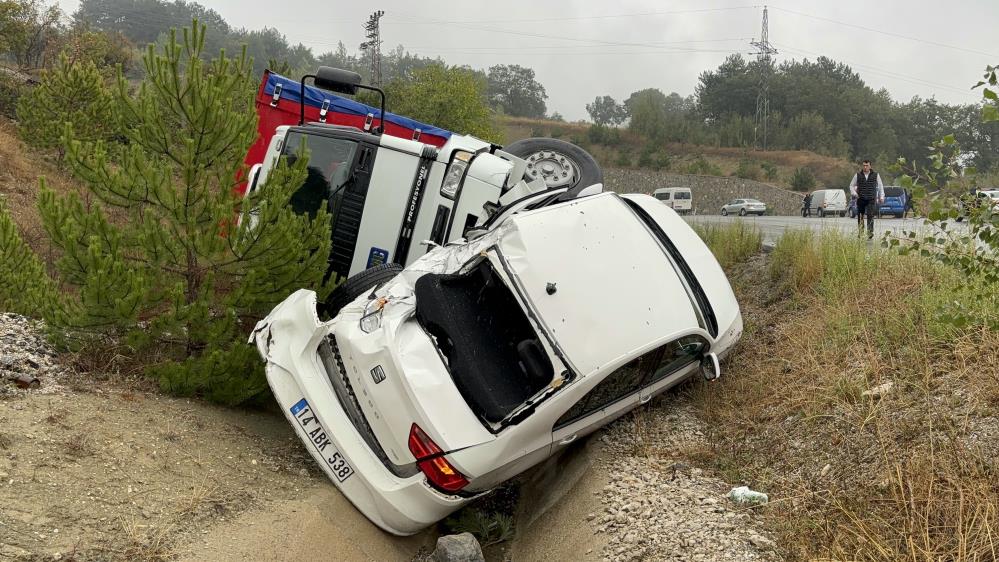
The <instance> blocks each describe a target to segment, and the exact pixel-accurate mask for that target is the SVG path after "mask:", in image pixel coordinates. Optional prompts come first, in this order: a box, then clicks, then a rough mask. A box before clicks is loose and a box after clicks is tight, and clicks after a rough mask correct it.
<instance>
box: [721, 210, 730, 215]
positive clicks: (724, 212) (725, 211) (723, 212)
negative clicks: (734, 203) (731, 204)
mask: <svg viewBox="0 0 999 562" xmlns="http://www.w3.org/2000/svg"><path fill="white" fill-rule="evenodd" d="M721 216H723V217H727V216H728V209H722V212H721Z"/></svg>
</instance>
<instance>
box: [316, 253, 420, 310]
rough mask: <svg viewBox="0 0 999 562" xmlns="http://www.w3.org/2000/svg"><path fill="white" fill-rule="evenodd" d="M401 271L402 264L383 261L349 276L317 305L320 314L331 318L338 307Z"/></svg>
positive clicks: (343, 305) (345, 304)
mask: <svg viewBox="0 0 999 562" xmlns="http://www.w3.org/2000/svg"><path fill="white" fill-rule="evenodd" d="M400 271H402V266H401V265H399V264H397V263H383V264H381V265H376V266H374V267H372V268H370V269H365V270H364V271H362V272H360V273H358V274H356V275H354V276H352V277H350V278H349V279H347V280H346V281H344V282H343V283H341V284H340V285H339V286H338V287H337V288H336V289H333V292H332V293H330V296H328V297H326V301H325V302H323V303H322V304H320V305H319V307H318V308H319V313H320V315H325V316H327V317H328V318H333V317H334V316H336V315H337V314H339V312H340V309H341V308H343V307H345V306H347V305H348V304H350V303H351V302H353V300H354V299H356V298H357V297H359V296H361V295H363V294H365V293H367V292H369V291H371V290H372V289H374V288H375V287H378V286H379V285H381V284H383V283H385V282H386V281H389V280H390V279H392V278H393V277H395V276H396V275H398V274H399V272H400Z"/></svg>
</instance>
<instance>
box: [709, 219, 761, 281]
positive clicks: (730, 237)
mask: <svg viewBox="0 0 999 562" xmlns="http://www.w3.org/2000/svg"><path fill="white" fill-rule="evenodd" d="M693 228H694V231H695V232H697V234H698V235H699V236H700V237H701V239H702V240H704V243H705V244H707V245H708V248H710V249H711V252H712V253H713V254H714V255H715V258H716V259H717V260H718V263H720V264H721V266H722V267H723V268H724V269H726V270H728V269H729V268H731V267H732V266H734V265H736V264H739V263H742V262H744V261H746V260H747V259H749V258H750V257H751V256H753V255H755V254H757V253H758V252H759V251H760V245H761V244H762V241H763V236H762V234H761V233H760V230H759V229H758V228H756V227H753V226H749V225H747V224H746V223H744V222H742V221H736V222H735V223H733V224H727V225H715V224H694V225H693Z"/></svg>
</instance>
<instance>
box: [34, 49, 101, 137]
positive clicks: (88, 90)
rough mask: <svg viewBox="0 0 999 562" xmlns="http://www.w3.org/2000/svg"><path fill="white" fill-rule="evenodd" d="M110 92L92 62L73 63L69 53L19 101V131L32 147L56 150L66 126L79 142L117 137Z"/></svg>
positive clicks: (84, 60)
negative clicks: (68, 55)
mask: <svg viewBox="0 0 999 562" xmlns="http://www.w3.org/2000/svg"><path fill="white" fill-rule="evenodd" d="M113 103H114V102H113V100H112V95H111V91H110V89H109V88H108V87H107V86H106V85H105V83H104V78H103V77H102V76H101V73H100V71H99V70H98V69H97V66H96V65H95V64H94V63H93V62H92V61H90V60H87V59H83V60H80V61H77V62H75V63H74V62H71V61H70V59H69V57H67V56H66V55H65V54H63V55H62V56H60V57H59V62H58V63H57V64H56V65H55V67H53V68H52V70H49V71H46V72H45V74H43V75H42V79H41V82H40V83H39V84H38V86H37V87H35V88H34V89H32V90H31V92H29V93H28V94H26V95H23V96H21V98H20V99H19V100H18V102H17V120H18V132H19V133H20V135H21V138H22V139H23V140H24V142H25V143H27V144H28V145H30V146H33V147H35V148H41V149H52V148H54V149H56V150H58V152H59V156H60V157H62V156H63V152H64V148H63V143H62V142H61V141H60V137H62V135H63V134H64V133H65V132H66V125H67V124H69V126H70V127H71V128H72V131H73V134H74V135H75V137H76V138H77V139H79V140H82V141H86V142H93V141H98V140H108V139H111V138H112V137H113V136H114V135H115V126H114V118H113V111H114V108H113V107H112V104H113Z"/></svg>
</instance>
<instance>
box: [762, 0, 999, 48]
mask: <svg viewBox="0 0 999 562" xmlns="http://www.w3.org/2000/svg"><path fill="white" fill-rule="evenodd" d="M774 9H775V10H780V11H782V12H787V13H789V14H794V15H796V16H802V17H805V18H811V19H814V20H819V21H824V22H828V23H835V24H837V25H843V26H847V27H851V28H854V29H861V30H863V31H870V32H873V33H880V34H882V35H888V36H891V37H898V38H900V39H908V40H909V41H916V42H917V43H926V44H927V45H933V46H934V47H943V48H945V49H953V50H955V51H963V52H965V53H972V54H976V55H984V56H987V57H991V58H992V59H999V55H997V54H995V53H987V52H985V51H979V50H976V49H967V48H965V47H959V46H957V45H948V44H946V43H940V42H938V41H931V40H928V39H922V38H919V37H912V36H911V35H902V34H901V33H894V32H891V31H885V30H883V29H874V28H871V27H864V26H862V25H858V24H856V23H847V22H842V21H838V20H834V19H830V18H825V17H822V16H815V15H812V14H807V13H804V12H796V11H794V10H788V9H787V8H780V7H777V6H774Z"/></svg>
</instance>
